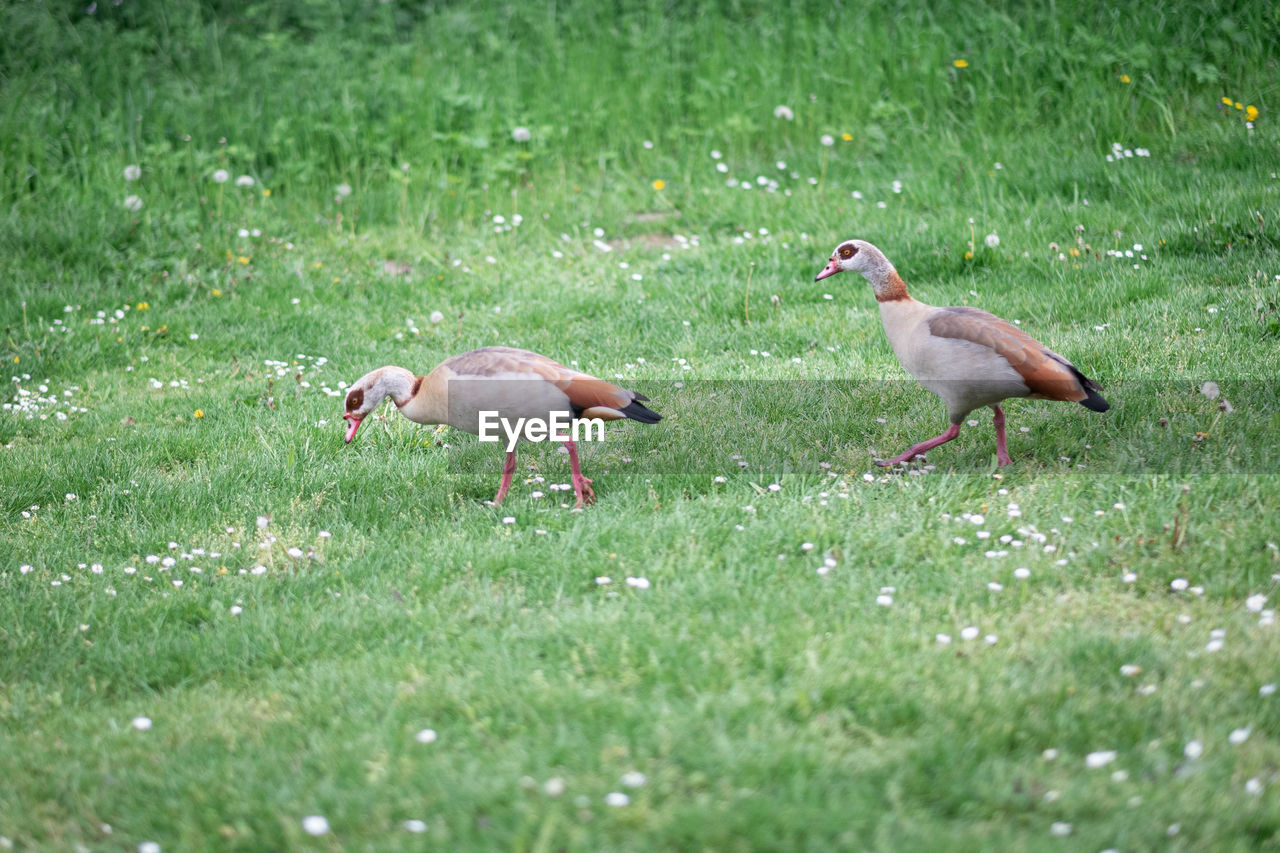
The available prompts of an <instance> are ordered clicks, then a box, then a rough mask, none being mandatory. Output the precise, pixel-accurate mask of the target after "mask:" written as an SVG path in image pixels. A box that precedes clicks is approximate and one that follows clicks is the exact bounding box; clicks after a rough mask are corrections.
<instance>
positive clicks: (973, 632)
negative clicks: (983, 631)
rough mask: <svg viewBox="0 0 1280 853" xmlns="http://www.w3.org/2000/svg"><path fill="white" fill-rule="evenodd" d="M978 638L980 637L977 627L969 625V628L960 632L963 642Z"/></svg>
mask: <svg viewBox="0 0 1280 853" xmlns="http://www.w3.org/2000/svg"><path fill="white" fill-rule="evenodd" d="M977 636H978V628H977V626H975V625H969V626H968V627H966V628H964V629H962V630H961V631H960V639H962V640H973V639H977Z"/></svg>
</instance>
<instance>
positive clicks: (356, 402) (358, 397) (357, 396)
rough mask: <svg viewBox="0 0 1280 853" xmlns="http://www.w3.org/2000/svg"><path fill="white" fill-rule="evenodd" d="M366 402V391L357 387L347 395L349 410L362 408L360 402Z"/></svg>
mask: <svg viewBox="0 0 1280 853" xmlns="http://www.w3.org/2000/svg"><path fill="white" fill-rule="evenodd" d="M363 402H364V392H363V391H361V390H360V389H358V388H357V389H356V390H355V391H352V392H351V393H350V394H348V395H347V411H348V412H353V411H355V410H356V409H358V408H360V404H361V403H363Z"/></svg>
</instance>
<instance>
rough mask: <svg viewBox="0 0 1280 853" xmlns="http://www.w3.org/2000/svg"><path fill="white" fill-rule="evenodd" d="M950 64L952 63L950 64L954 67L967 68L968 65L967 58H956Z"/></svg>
mask: <svg viewBox="0 0 1280 853" xmlns="http://www.w3.org/2000/svg"><path fill="white" fill-rule="evenodd" d="M951 64H952V65H954V66H955V67H956V68H968V67H969V60H967V59H957V60H956V61H955V62H953V63H951Z"/></svg>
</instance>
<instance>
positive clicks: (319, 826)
mask: <svg viewBox="0 0 1280 853" xmlns="http://www.w3.org/2000/svg"><path fill="white" fill-rule="evenodd" d="M302 831H303V832H305V833H306V834H307V835H327V834H328V832H329V821H327V820H325V819H324V817H322V816H321V815H318V814H311V815H307V816H306V817H304V818H303V819H302Z"/></svg>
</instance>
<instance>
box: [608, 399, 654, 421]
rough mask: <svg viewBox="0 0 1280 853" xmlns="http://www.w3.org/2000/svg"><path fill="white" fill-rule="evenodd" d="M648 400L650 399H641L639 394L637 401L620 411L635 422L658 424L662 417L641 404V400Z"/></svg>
mask: <svg viewBox="0 0 1280 853" xmlns="http://www.w3.org/2000/svg"><path fill="white" fill-rule="evenodd" d="M647 399H649V398H648V397H641V396H640V395H639V394H637V395H636V399H634V400H632V401H631V402H630V403H629V404H627V405H626V406H625V407H624V408H621V409H619V410H618V411H620V412H622V414H624V415H626V416H627V417H629V418H631V420H633V421H639V422H640V423H642V424H656V423H657V422H658V421H660V420H662V415H660V414H658V413H657V412H655V411H653V409H650V408H649V407H648V406H646V405H645V404H644V403H641V402H640V401H641V400H647Z"/></svg>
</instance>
